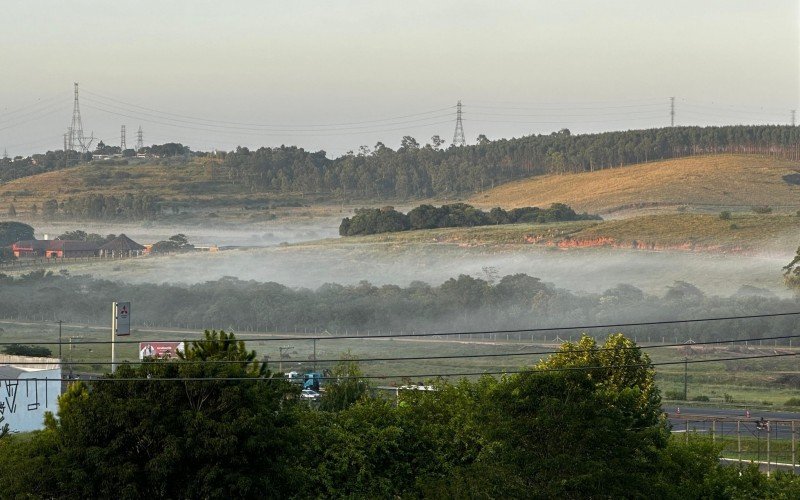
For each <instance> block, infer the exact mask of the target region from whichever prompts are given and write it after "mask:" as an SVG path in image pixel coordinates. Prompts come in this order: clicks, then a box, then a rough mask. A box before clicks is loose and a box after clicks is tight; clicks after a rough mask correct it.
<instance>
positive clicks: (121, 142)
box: [119, 125, 128, 153]
mask: <svg viewBox="0 0 800 500" xmlns="http://www.w3.org/2000/svg"><path fill="white" fill-rule="evenodd" d="M127 147H128V146H127V145H126V144H125V125H123V126H122V128H121V129H120V131H119V151H120V153H121V152H123V151H125V149H127Z"/></svg>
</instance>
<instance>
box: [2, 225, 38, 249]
mask: <svg viewBox="0 0 800 500" xmlns="http://www.w3.org/2000/svg"><path fill="white" fill-rule="evenodd" d="M32 239H33V228H32V227H31V226H29V225H27V224H23V223H22V222H0V247H4V246H8V245H11V244H12V243H15V242H17V241H21V240H32Z"/></svg>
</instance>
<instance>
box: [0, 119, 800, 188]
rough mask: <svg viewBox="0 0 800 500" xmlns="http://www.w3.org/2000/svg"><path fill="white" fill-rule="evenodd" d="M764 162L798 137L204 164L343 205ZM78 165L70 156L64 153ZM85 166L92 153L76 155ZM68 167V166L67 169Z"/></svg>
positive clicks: (38, 166) (170, 152)
mask: <svg viewBox="0 0 800 500" xmlns="http://www.w3.org/2000/svg"><path fill="white" fill-rule="evenodd" d="M146 149H147V152H148V153H150V154H153V155H159V156H161V157H167V156H177V157H181V156H182V157H184V158H188V157H189V156H191V155H193V154H194V155H197V156H206V153H201V152H192V151H190V150H189V148H188V147H187V146H184V145H182V144H178V143H169V144H163V145H160V146H156V145H154V146H150V147H149V148H146ZM716 153H743V154H766V155H775V156H780V157H784V158H790V159H800V130H798V128H797V127H792V126H783V125H736V126H723V127H668V128H656V129H647V130H628V131H618V132H603V133H595V134H579V135H572V134H571V133H570V131H569V130H568V129H563V130H561V131H559V132H554V133H552V134H549V135H531V136H526V137H521V138H515V139H498V140H493V141H492V140H489V139H488V138H486V137H485V136H483V135H481V136H480V137H479V138H478V142H477V144H475V145H471V146H466V147H454V146H451V147H449V148H446V149H445V148H443V147H442V141H441V139H439V138H438V136H434V137H432V138H431V140H430V142H428V143H427V144H425V145H424V146H423V145H420V143H419V142H418V141H417V140H416V139H415V138H413V137H410V136H405V137H404V138H403V140H402V141H401V145H400V147H399V148H398V149H397V150H392V149H391V148H389V147H387V146H386V145H385V144H383V143H381V142H379V143H377V144H376V145H375V146H374V147H372V148H370V147H367V146H362V147H361V148H359V150H358V151H357V152H350V153H348V154H345V155H343V156H340V157H338V158H335V159H331V158H328V157H327V156H326V153H325V151H316V152H310V151H305V150H304V149H302V148H298V147H295V146H280V147H261V148H258V149H255V150H250V149H248V148H246V147H238V148H236V149H235V150H234V151H231V152H228V153H223V154H220V155H218V156H219V157H221V158H223V161H222V162H221V163H220V164H217V162H214V164H213V165H210V168H211V169H212V175H213V177H214V178H216V179H219V180H227V182H230V183H234V184H240V185H242V186H244V187H246V188H248V189H250V190H252V191H254V192H275V193H316V194H321V195H324V196H333V197H341V198H349V199H375V198H391V199H414V198H416V199H419V198H426V197H430V196H437V197H456V196H461V195H464V194H468V193H473V192H475V191H479V190H482V189H487V188H491V187H493V186H495V185H498V184H501V183H504V182H508V181H511V180H514V179H520V178H525V177H531V176H535V175H543V174H548V173H555V174H566V173H576V172H587V171H594V170H601V169H606V168H614V167H621V166H625V165H630V164H634V163H641V162H648V161H653V160H662V159H668V158H678V157H683V156H689V155H698V154H716ZM71 158H75V160H76V161H77V160H78V159H79V155H78V154H77V153H74V152H73V154H72V156H71ZM90 158H91V153H87V154H85V155H83V157H80V159H81V160H88V159H90ZM66 163H67V162H66V161H65V158H64V154H63V151H49V152H47V153H45V154H41V155H33V156H31V157H29V158H21V157H17V158H14V159H13V160H12V159H10V158H6V159H3V160H0V182H3V181H8V180H11V179H15V178H19V177H23V176H27V175H35V174H38V173H42V172H47V171H51V170H55V169H58V168H64V166H66ZM71 164H72V163H71Z"/></svg>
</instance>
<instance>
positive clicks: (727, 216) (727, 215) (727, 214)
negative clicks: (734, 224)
mask: <svg viewBox="0 0 800 500" xmlns="http://www.w3.org/2000/svg"><path fill="white" fill-rule="evenodd" d="M719 218H720V219H722V220H731V213H730V212H728V211H727V210H724V211H722V212H720V213H719Z"/></svg>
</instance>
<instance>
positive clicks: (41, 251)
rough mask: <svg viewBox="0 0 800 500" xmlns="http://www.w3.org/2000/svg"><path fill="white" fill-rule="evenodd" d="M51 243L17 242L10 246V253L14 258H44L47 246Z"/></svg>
mask: <svg viewBox="0 0 800 500" xmlns="http://www.w3.org/2000/svg"><path fill="white" fill-rule="evenodd" d="M49 243H51V242H50V241H47V240H23V241H18V242H16V243H14V244H12V245H11V251H12V252H14V257H17V258H19V257H23V258H24V257H29V258H35V257H44V256H45V253H46V252H47V246H48V244H49Z"/></svg>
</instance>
